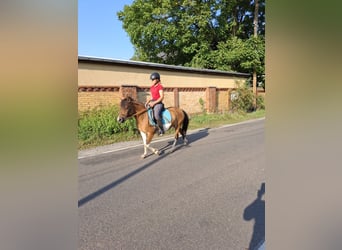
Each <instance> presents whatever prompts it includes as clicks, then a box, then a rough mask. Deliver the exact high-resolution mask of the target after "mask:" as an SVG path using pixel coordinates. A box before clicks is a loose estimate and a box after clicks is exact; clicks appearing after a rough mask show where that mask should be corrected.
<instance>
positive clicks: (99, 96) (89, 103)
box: [78, 91, 120, 111]
mask: <svg viewBox="0 0 342 250" xmlns="http://www.w3.org/2000/svg"><path fill="white" fill-rule="evenodd" d="M119 102H120V93H119V92H118V91H116V92H114V91H111V92H109V91H96V92H91V91H88V92H85V91H82V92H78V110H79V111H86V110H90V109H93V108H96V107H101V106H107V105H118V103H119Z"/></svg>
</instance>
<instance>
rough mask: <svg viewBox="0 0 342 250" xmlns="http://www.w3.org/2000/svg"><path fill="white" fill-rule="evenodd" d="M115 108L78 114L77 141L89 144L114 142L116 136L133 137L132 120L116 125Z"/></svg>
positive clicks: (117, 111)
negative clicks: (106, 141) (105, 141)
mask: <svg viewBox="0 0 342 250" xmlns="http://www.w3.org/2000/svg"><path fill="white" fill-rule="evenodd" d="M118 113H119V108H118V107H117V106H108V107H102V108H97V109H93V110H91V111H87V112H81V113H79V118H78V140H79V142H81V144H91V143H93V142H94V141H99V140H103V139H112V140H113V141H115V140H116V138H115V137H116V136H119V135H120V136H122V134H125V136H134V133H135V131H136V125H135V120H134V119H128V120H127V121H126V122H124V123H122V124H121V123H118V122H117V121H116V118H117V116H118Z"/></svg>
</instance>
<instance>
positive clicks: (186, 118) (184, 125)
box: [182, 110, 189, 139]
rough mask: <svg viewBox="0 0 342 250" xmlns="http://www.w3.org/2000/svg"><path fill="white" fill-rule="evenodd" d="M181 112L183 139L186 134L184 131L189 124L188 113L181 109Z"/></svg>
mask: <svg viewBox="0 0 342 250" xmlns="http://www.w3.org/2000/svg"><path fill="white" fill-rule="evenodd" d="M183 114H184V120H183V125H182V132H183V133H182V137H183V139H184V138H185V136H186V131H187V130H188V126H189V116H188V114H187V113H186V112H185V111H184V110H183Z"/></svg>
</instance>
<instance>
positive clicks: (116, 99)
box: [78, 86, 264, 114]
mask: <svg viewBox="0 0 342 250" xmlns="http://www.w3.org/2000/svg"><path fill="white" fill-rule="evenodd" d="M232 90H233V89H232V88H215V87H209V88H164V104H165V107H175V106H176V107H177V106H178V107H180V108H182V109H184V110H185V111H186V112H187V113H189V114H195V113H201V112H202V106H201V104H200V99H202V100H203V101H204V109H205V110H206V111H208V112H226V111H228V110H229V109H230V96H231V95H230V93H231V91H232ZM149 94H150V93H149V87H138V86H120V87H93V88H91V87H79V89H78V110H79V111H85V110H90V109H93V108H96V107H101V106H107V105H119V103H120V100H121V98H122V97H125V96H132V97H133V98H134V99H136V100H138V101H140V102H143V103H144V102H145V101H146V98H147V96H149ZM261 95H264V93H261Z"/></svg>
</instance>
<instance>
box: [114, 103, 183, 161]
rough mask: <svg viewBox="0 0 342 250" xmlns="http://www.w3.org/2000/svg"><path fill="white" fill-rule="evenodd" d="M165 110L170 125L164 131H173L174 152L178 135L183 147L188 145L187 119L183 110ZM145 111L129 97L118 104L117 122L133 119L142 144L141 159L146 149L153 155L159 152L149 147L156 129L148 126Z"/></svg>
mask: <svg viewBox="0 0 342 250" xmlns="http://www.w3.org/2000/svg"><path fill="white" fill-rule="evenodd" d="M167 110H168V111H169V112H170V114H171V121H170V122H171V125H170V127H168V128H167V127H166V130H168V129H169V128H171V127H173V128H174V129H175V140H174V142H173V145H172V150H174V149H175V146H176V143H177V141H178V137H179V133H180V134H181V135H182V138H183V142H184V145H186V144H187V143H188V140H187V138H186V131H187V129H188V125H189V117H188V115H187V113H186V112H185V111H184V110H182V109H179V108H175V107H169V108H167ZM147 111H148V110H147V108H146V107H145V105H144V104H143V103H140V102H137V101H135V100H133V99H132V98H131V97H126V98H124V99H122V100H121V102H120V111H119V116H118V118H117V121H118V122H120V123H123V122H125V121H126V119H128V118H131V117H134V118H135V120H136V125H137V129H138V130H139V132H140V135H141V137H142V140H143V142H144V154H143V155H141V157H142V158H145V157H146V156H147V149H150V150H151V151H152V152H153V153H155V154H157V155H159V150H158V149H155V148H153V147H151V146H150V142H151V141H152V138H153V136H154V134H155V132H156V129H157V128H156V127H155V126H153V125H151V124H150V121H149V117H148V112H147ZM164 128H165V127H164Z"/></svg>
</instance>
